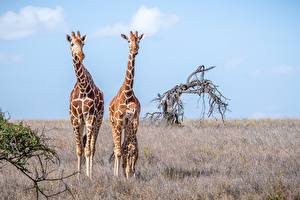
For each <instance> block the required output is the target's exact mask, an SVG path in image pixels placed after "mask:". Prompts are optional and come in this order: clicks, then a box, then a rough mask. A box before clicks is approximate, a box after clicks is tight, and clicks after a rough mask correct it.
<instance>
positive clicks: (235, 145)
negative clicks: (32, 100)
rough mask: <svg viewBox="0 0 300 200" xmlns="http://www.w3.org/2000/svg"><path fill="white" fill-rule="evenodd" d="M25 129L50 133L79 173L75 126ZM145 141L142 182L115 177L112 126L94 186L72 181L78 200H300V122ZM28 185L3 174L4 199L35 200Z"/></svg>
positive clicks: (172, 133) (213, 128) (163, 131)
mask: <svg viewBox="0 0 300 200" xmlns="http://www.w3.org/2000/svg"><path fill="white" fill-rule="evenodd" d="M25 123H27V124H29V125H30V126H31V127H32V128H37V129H39V130H41V129H42V128H43V127H45V129H46V134H47V136H48V137H50V138H52V139H53V140H52V141H51V143H52V145H54V146H55V148H56V149H57V151H58V153H59V155H60V158H61V161H62V163H61V169H64V170H65V172H66V173H68V172H72V171H74V170H75V168H76V155H75V151H74V150H75V145H74V143H75V142H74V137H73V133H72V129H71V126H70V123H69V121H63V120H61V121H26V122H25ZM138 140H139V147H140V150H139V152H140V158H139V160H138V164H137V177H136V178H135V179H134V178H133V179H130V180H125V179H124V177H123V176H121V177H120V178H114V177H113V176H112V175H113V170H112V167H113V166H112V164H109V163H108V158H109V155H110V153H111V152H112V138H111V132H110V126H109V124H108V123H107V122H104V124H103V125H102V128H101V130H100V133H99V137H98V141H97V149H96V156H95V162H94V163H95V168H94V179H93V180H92V181H90V180H88V179H87V178H86V177H85V176H84V175H83V174H82V175H81V177H80V181H78V179H77V178H76V177H73V178H70V179H68V180H67V183H68V184H69V186H70V188H71V190H72V192H73V193H74V195H75V197H76V199H269V200H271V199H274V200H275V199H300V121H299V120H232V121H227V122H226V124H225V125H223V124H222V123H221V122H215V121H203V122H201V123H200V122H198V121H188V122H185V126H184V127H173V128H172V127H164V126H151V125H147V124H145V123H143V124H142V125H141V127H140V129H139V131H138ZM28 184H29V182H28V181H26V179H25V178H24V177H22V175H20V174H18V173H17V171H16V170H14V169H12V168H10V167H9V166H5V167H4V168H2V169H0V191H1V192H0V193H1V195H0V199H32V197H33V196H34V194H33V193H32V192H30V191H28V190H26V188H27V187H28ZM48 187H49V186H48ZM51 187H52V186H51ZM53 187H54V186H53ZM66 197H67V196H66V195H61V196H59V197H57V198H58V199H65V198H66Z"/></svg>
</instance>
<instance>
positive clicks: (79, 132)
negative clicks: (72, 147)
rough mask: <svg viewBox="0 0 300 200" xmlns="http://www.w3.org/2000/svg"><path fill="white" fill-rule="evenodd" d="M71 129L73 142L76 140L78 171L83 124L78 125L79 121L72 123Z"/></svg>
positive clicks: (79, 170) (79, 167)
mask: <svg viewBox="0 0 300 200" xmlns="http://www.w3.org/2000/svg"><path fill="white" fill-rule="evenodd" d="M73 130H74V133H75V142H76V155H77V170H78V172H79V173H80V172H81V156H82V145H81V135H82V133H83V125H80V124H79V123H73Z"/></svg>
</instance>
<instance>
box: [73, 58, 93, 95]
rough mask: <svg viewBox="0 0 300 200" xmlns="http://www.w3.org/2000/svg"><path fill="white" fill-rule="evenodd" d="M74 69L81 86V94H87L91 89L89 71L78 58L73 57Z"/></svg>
mask: <svg viewBox="0 0 300 200" xmlns="http://www.w3.org/2000/svg"><path fill="white" fill-rule="evenodd" d="M73 67H74V71H75V74H76V77H77V83H78V85H79V89H80V92H82V93H85V92H88V91H87V90H90V89H91V87H90V86H91V84H92V81H91V77H90V75H89V72H88V71H87V69H86V68H85V67H84V66H83V64H82V62H81V61H80V60H79V58H78V57H77V56H73Z"/></svg>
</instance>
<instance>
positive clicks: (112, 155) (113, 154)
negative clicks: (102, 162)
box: [108, 152, 115, 163]
mask: <svg viewBox="0 0 300 200" xmlns="http://www.w3.org/2000/svg"><path fill="white" fill-rule="evenodd" d="M114 158H115V153H114V152H112V154H111V155H110V157H109V159H108V162H109V163H111V162H112V161H113V159H114Z"/></svg>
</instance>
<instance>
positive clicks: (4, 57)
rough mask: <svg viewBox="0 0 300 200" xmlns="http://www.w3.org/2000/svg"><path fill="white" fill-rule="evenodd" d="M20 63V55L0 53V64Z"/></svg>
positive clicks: (21, 57)
mask: <svg viewBox="0 0 300 200" xmlns="http://www.w3.org/2000/svg"><path fill="white" fill-rule="evenodd" d="M22 61H23V56H22V55H20V54H8V53H0V63H5V64H10V63H21V62H22Z"/></svg>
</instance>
